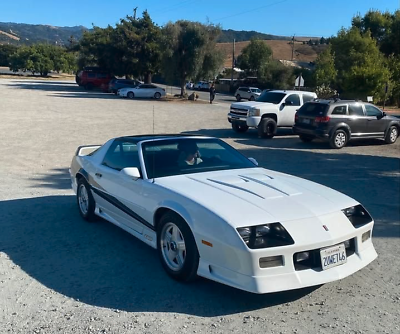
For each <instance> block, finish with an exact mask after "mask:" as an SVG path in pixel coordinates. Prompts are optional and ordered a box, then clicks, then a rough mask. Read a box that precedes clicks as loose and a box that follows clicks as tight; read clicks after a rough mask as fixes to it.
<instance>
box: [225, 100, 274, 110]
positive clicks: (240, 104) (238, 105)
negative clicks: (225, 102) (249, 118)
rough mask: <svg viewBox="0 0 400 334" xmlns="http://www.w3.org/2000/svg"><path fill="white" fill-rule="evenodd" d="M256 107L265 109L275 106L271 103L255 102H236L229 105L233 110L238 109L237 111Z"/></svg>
mask: <svg viewBox="0 0 400 334" xmlns="http://www.w3.org/2000/svg"><path fill="white" fill-rule="evenodd" d="M257 106H260V107H264V108H265V107H268V106H271V107H276V106H277V105H276V104H273V103H268V102H257V101H249V102H236V103H232V104H231V108H232V107H233V108H238V109H240V108H244V109H250V108H251V107H257Z"/></svg>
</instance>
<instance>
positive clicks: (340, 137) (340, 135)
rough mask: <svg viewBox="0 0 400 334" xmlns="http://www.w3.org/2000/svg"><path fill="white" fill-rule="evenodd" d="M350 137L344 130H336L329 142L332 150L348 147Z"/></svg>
mask: <svg viewBox="0 0 400 334" xmlns="http://www.w3.org/2000/svg"><path fill="white" fill-rule="evenodd" d="M348 140H349V136H348V134H347V132H346V131H344V130H336V132H335V133H334V134H333V136H332V137H331V138H330V140H329V144H330V146H331V147H332V148H336V149H340V148H343V147H345V146H346V144H347V141H348Z"/></svg>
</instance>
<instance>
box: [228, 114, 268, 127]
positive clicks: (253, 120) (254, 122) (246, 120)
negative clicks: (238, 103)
mask: <svg viewBox="0 0 400 334" xmlns="http://www.w3.org/2000/svg"><path fill="white" fill-rule="evenodd" d="M260 120H261V117H258V116H251V117H246V116H238V115H236V114H232V113H229V114H228V122H229V123H233V122H235V123H239V124H242V125H247V126H248V127H249V128H256V127H258V124H259V123H260Z"/></svg>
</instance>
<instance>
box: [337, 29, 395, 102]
mask: <svg viewBox="0 0 400 334" xmlns="http://www.w3.org/2000/svg"><path fill="white" fill-rule="evenodd" d="M331 45H332V53H333V54H334V55H335V67H336V70H337V71H338V74H337V80H336V82H337V86H338V89H339V91H340V92H341V93H342V92H344V93H345V94H346V96H348V97H352V98H363V99H365V98H366V96H368V95H372V96H374V98H375V100H381V99H382V98H383V95H384V86H385V84H386V82H388V81H389V77H390V75H389V71H388V69H387V67H386V60H385V58H384V56H383V55H382V53H381V52H380V51H379V49H378V46H377V44H376V41H375V40H373V39H372V38H371V35H370V33H369V32H366V33H365V34H364V35H362V34H361V32H360V30H359V29H358V28H356V27H353V28H351V29H348V30H346V29H341V30H340V31H339V33H338V35H337V37H334V38H332V40H331Z"/></svg>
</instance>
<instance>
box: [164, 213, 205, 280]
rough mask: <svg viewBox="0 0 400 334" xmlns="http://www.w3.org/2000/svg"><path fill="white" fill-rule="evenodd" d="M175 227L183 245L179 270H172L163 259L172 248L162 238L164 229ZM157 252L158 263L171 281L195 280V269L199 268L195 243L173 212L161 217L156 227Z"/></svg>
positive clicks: (183, 222)
mask: <svg viewBox="0 0 400 334" xmlns="http://www.w3.org/2000/svg"><path fill="white" fill-rule="evenodd" d="M171 223H172V224H174V225H176V226H177V227H178V228H179V230H180V232H181V234H180V235H181V236H182V237H183V240H184V244H185V258H184V261H183V265H182V267H181V268H180V269H177V270H173V269H171V268H170V265H169V264H168V263H167V260H166V259H165V258H164V254H163V252H168V251H169V250H170V249H172V246H171V245H169V244H168V242H165V241H164V240H163V237H162V233H163V231H164V228H166V229H167V228H168V226H169V225H170V224H171ZM157 251H158V255H159V257H160V261H161V264H162V266H163V267H164V269H165V271H166V272H167V273H168V275H169V276H171V277H172V278H173V279H176V280H177V281H181V282H190V281H193V280H195V279H196V278H197V269H198V267H199V259H200V256H199V251H198V250H197V246H196V241H195V239H194V237H193V234H192V231H191V230H190V228H189V226H188V225H187V224H186V222H185V221H184V220H183V219H182V218H181V217H180V216H179V215H177V214H175V213H173V212H167V213H166V214H164V216H162V217H161V220H160V222H159V224H158V226H157Z"/></svg>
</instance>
